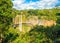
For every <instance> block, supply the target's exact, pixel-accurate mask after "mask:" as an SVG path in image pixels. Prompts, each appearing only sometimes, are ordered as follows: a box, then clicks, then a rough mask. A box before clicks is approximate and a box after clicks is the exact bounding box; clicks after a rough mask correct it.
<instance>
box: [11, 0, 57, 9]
mask: <svg viewBox="0 0 60 43" xmlns="http://www.w3.org/2000/svg"><path fill="white" fill-rule="evenodd" d="M12 2H13V4H14V6H13V8H16V9H18V10H24V9H45V8H46V9H48V8H52V7H54V6H55V5H56V3H57V2H58V0H40V1H36V2H32V1H30V3H24V2H25V0H14V1H12Z"/></svg>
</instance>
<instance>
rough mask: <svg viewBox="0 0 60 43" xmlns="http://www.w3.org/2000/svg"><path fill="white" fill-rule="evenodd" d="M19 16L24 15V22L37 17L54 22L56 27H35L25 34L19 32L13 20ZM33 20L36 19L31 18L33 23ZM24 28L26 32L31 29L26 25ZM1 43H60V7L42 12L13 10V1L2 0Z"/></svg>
mask: <svg viewBox="0 0 60 43" xmlns="http://www.w3.org/2000/svg"><path fill="white" fill-rule="evenodd" d="M17 15H22V21H23V22H24V21H26V20H29V19H30V18H31V17H32V16H37V17H38V19H39V20H48V21H50V20H53V21H55V23H56V25H52V26H50V27H49V26H46V27H44V26H42V25H34V26H33V27H32V28H31V29H30V30H29V32H26V33H23V32H20V31H19V29H18V27H17V28H14V22H13V19H14V18H15V17H16V16H17ZM19 19H21V18H19ZM32 19H34V18H31V21H33V20H32ZM17 21H18V20H17ZM34 23H36V21H35V22H34ZM50 24H51V23H50ZM23 27H24V29H26V30H28V29H29V28H30V27H29V28H27V27H28V26H26V25H25V24H24V25H23ZM26 30H25V31H26ZM0 43H60V7H55V8H52V9H42V10H39V9H36V10H34V9H29V10H16V9H14V8H13V3H12V1H11V0H8V1H7V0H1V1H0Z"/></svg>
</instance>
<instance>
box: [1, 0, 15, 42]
mask: <svg viewBox="0 0 60 43" xmlns="http://www.w3.org/2000/svg"><path fill="white" fill-rule="evenodd" d="M12 6H13V4H12V2H11V0H0V41H1V42H0V43H8V42H9V40H11V39H13V38H11V37H14V36H16V33H12V32H11V31H9V29H10V27H11V24H12V19H13V17H14V15H15V14H14V13H13V14H12V12H13V8H12ZM12 29H13V28H12V27H11V30H12ZM13 32H14V30H13ZM14 34H15V35H14ZM10 35H11V36H10ZM7 38H8V39H7ZM9 38H11V39H9ZM6 40H7V41H6Z"/></svg>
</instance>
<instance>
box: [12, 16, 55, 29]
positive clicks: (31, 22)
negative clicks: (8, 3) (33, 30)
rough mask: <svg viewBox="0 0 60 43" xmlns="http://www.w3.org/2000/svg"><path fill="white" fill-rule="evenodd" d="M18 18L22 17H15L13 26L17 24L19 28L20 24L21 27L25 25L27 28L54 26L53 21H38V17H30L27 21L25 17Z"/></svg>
mask: <svg viewBox="0 0 60 43" xmlns="http://www.w3.org/2000/svg"><path fill="white" fill-rule="evenodd" d="M20 16H22V15H17V16H16V17H15V18H14V19H13V22H14V25H17V24H18V26H19V25H20V24H22V25H24V24H26V25H27V26H28V27H29V26H30V27H32V26H35V25H42V26H52V25H56V21H54V20H41V19H38V16H30V17H29V19H27V18H26V17H25V16H22V17H20ZM23 28H25V26H24V27H23ZM19 29H20V28H19Z"/></svg>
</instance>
